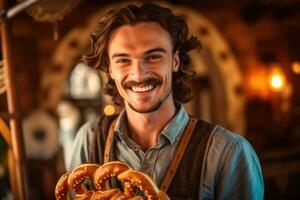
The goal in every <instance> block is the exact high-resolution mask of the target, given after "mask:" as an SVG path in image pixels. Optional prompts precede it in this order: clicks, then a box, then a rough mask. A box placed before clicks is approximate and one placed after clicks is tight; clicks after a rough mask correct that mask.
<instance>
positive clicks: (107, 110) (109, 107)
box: [104, 105, 116, 115]
mask: <svg viewBox="0 0 300 200" xmlns="http://www.w3.org/2000/svg"><path fill="white" fill-rule="evenodd" d="M115 112H116V109H115V107H113V106H112V105H107V106H105V108H104V114H105V115H113V114H115Z"/></svg>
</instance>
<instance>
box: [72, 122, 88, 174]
mask: <svg viewBox="0 0 300 200" xmlns="http://www.w3.org/2000/svg"><path fill="white" fill-rule="evenodd" d="M93 125H94V122H87V123H86V124H84V125H83V126H82V127H81V128H80V129H79V131H78V132H77V134H76V136H75V139H74V142H73V144H72V150H71V155H70V160H69V162H68V163H67V164H66V169H67V171H71V170H73V169H74V168H75V167H76V166H78V165H79V164H81V163H86V162H88V148H89V146H90V143H91V141H92V137H93V132H94V131H93V128H92V127H94V126H93Z"/></svg>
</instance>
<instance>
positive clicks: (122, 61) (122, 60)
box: [116, 58, 130, 63]
mask: <svg viewBox="0 0 300 200" xmlns="http://www.w3.org/2000/svg"><path fill="white" fill-rule="evenodd" d="M128 62H130V61H129V60H128V59H125V58H123V59H118V60H116V63H128Z"/></svg>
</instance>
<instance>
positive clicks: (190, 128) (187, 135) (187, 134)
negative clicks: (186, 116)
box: [160, 117, 198, 192]
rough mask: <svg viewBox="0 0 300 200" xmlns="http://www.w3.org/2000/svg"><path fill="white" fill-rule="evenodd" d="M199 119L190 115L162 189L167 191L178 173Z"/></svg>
mask: <svg viewBox="0 0 300 200" xmlns="http://www.w3.org/2000/svg"><path fill="white" fill-rule="evenodd" d="M197 121H198V120H197V119H195V118H193V117H190V120H189V122H188V125H187V127H186V129H185V131H184V133H183V135H182V138H181V140H180V142H179V144H178V147H177V150H176V151H175V153H174V156H173V159H172V161H171V163H170V165H169V167H168V168H167V172H166V173H165V176H164V179H163V180H162V182H161V184H160V190H162V191H164V192H167V191H168V188H169V186H170V184H171V183H172V180H173V178H174V176H175V174H176V171H177V169H178V167H179V164H180V162H181V160H182V158H183V156H184V152H185V150H186V148H187V146H188V144H189V141H190V139H191V137H192V135H193V132H194V129H195V127H196V124H197Z"/></svg>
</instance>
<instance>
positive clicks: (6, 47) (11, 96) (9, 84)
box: [0, 0, 29, 200]
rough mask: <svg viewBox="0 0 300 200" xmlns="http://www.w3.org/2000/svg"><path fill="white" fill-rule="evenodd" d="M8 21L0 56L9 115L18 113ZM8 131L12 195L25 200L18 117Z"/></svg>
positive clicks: (25, 191) (2, 24) (22, 146)
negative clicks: (12, 175) (9, 137)
mask: <svg viewBox="0 0 300 200" xmlns="http://www.w3.org/2000/svg"><path fill="white" fill-rule="evenodd" d="M6 2H7V1H6V0H1V1H0V3H1V5H0V6H1V7H0V8H1V9H2V10H3V9H5V6H6ZM8 23H9V20H5V21H2V23H1V41H2V55H3V59H4V66H5V67H6V70H5V72H6V74H5V76H6V80H5V84H6V88H7V90H6V94H7V104H8V112H9V113H18V112H19V110H18V103H17V95H16V94H17V93H16V85H15V77H14V68H13V64H12V55H11V49H10V40H9V36H10V35H11V33H10V32H9V26H8V25H9V24H8ZM9 124H10V130H11V147H12V158H13V161H12V162H13V166H14V168H15V171H14V173H15V179H16V183H15V184H16V186H15V187H16V188H13V189H12V190H15V189H16V191H17V194H13V195H14V199H20V200H26V199H29V198H28V189H27V188H28V183H27V177H26V163H25V162H26V158H25V149H24V144H23V135H22V132H21V126H20V119H19V117H12V118H10V119H9Z"/></svg>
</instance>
